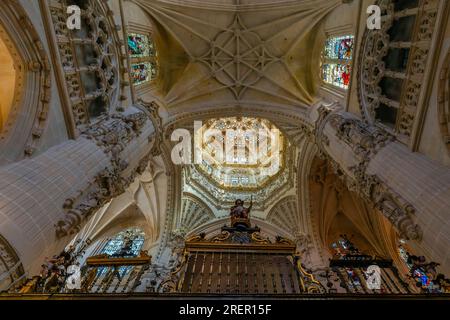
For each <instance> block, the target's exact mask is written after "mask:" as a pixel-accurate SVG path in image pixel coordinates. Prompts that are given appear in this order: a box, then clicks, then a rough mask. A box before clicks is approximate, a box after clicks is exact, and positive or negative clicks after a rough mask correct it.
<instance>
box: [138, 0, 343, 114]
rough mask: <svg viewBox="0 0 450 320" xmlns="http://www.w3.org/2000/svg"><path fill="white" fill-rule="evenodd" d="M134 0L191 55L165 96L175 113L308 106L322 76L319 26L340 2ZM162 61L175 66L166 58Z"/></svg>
mask: <svg viewBox="0 0 450 320" xmlns="http://www.w3.org/2000/svg"><path fill="white" fill-rule="evenodd" d="M132 1H134V2H135V3H136V4H138V5H139V6H141V7H142V8H143V9H144V10H145V11H146V12H147V13H148V14H149V15H150V16H151V17H152V18H153V19H154V20H156V21H157V22H158V24H159V25H160V28H164V29H165V30H164V32H168V33H169V34H170V35H171V36H172V37H173V38H174V39H176V41H178V42H179V44H180V45H181V47H182V48H183V49H184V50H185V52H186V54H187V55H188V56H189V63H188V65H187V66H186V67H185V69H184V71H183V72H182V73H181V75H180V76H179V77H178V78H177V79H174V80H173V81H175V83H174V84H173V85H172V86H170V87H171V89H170V90H169V92H167V94H166V96H165V100H166V103H167V105H168V106H169V107H172V108H176V107H180V106H183V105H186V104H187V105H192V104H195V103H199V102H200V103H201V102H205V100H206V101H221V102H228V103H230V102H234V103H235V102H239V103H245V102H250V103H252V104H255V103H258V102H259V103H261V104H262V105H264V104H269V103H272V105H273V104H278V105H288V106H304V107H305V106H310V105H311V104H313V103H314V94H315V89H316V88H315V86H316V84H315V81H314V78H315V77H317V75H318V74H319V59H320V57H319V56H320V52H319V56H318V55H317V53H316V52H315V51H314V45H313V44H314V43H315V42H314V39H315V37H316V36H317V31H318V29H319V28H318V25H319V24H320V21H322V19H323V18H324V17H325V16H326V15H327V14H328V13H329V12H330V11H331V10H332V9H334V8H335V7H336V6H337V5H339V4H340V3H341V1H340V0H331V1H330V0H326V1H324V0H316V1H311V0H300V1H271V2H266V1H262V2H261V1H253V3H252V4H248V2H249V1H246V2H247V4H240V1H239V0H238V1H236V2H235V4H223V2H222V3H221V4H219V3H214V2H213V3H211V1H208V2H207V3H205V2H196V1H167V0H166V1H162V0H132ZM250 2H251V1H250ZM161 63H163V64H164V63H171V62H170V61H165V60H164V57H161Z"/></svg>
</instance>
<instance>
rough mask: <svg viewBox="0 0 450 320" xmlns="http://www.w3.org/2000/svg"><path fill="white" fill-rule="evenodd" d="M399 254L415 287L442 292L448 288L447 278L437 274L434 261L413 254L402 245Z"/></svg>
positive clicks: (426, 290)
mask: <svg viewBox="0 0 450 320" xmlns="http://www.w3.org/2000/svg"><path fill="white" fill-rule="evenodd" d="M398 251H399V255H400V257H401V258H402V260H403V261H404V262H405V264H406V265H407V266H408V269H409V273H410V274H409V277H410V278H411V279H413V280H414V281H415V284H416V286H417V287H419V288H420V289H421V290H422V291H423V292H427V293H444V292H446V290H448V285H449V279H447V278H446V277H445V276H444V275H443V274H438V273H437V271H436V267H437V266H438V265H439V264H437V263H435V262H427V261H426V259H425V257H424V256H414V255H412V254H410V253H409V252H408V251H407V250H406V249H405V248H404V247H403V246H400V247H399V249H398Z"/></svg>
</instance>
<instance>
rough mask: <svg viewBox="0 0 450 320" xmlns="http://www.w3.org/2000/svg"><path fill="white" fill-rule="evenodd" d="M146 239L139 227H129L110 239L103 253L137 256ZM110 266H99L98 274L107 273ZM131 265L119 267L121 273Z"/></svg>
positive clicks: (114, 255)
mask: <svg viewBox="0 0 450 320" xmlns="http://www.w3.org/2000/svg"><path fill="white" fill-rule="evenodd" d="M144 241H145V234H144V232H143V231H142V230H140V229H138V228H132V229H127V230H125V231H122V232H119V233H118V234H117V235H116V236H114V237H113V238H112V239H110V240H109V241H108V242H107V243H106V245H105V246H104V247H103V249H102V251H101V253H102V254H107V255H108V256H110V257H136V256H138V255H139V252H140V251H141V248H142V246H143V244H144ZM107 269H108V268H98V271H97V272H98V274H99V275H101V274H104V273H106V271H107ZM131 269H132V267H131V266H124V267H120V268H119V269H118V272H119V275H120V276H121V277H122V276H124V275H125V274H126V273H127V272H128V271H129V270H131Z"/></svg>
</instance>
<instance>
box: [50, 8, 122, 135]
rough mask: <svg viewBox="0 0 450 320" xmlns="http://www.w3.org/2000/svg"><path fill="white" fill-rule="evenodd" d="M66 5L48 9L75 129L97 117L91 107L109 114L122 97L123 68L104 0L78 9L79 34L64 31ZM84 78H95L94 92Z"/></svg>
mask: <svg viewBox="0 0 450 320" xmlns="http://www.w3.org/2000/svg"><path fill="white" fill-rule="evenodd" d="M67 5H68V4H67V3H66V1H65V0H56V1H52V2H51V3H50V8H49V10H50V16H51V20H52V23H53V29H54V32H55V36H56V40H57V49H58V51H59V56H60V60H61V64H62V72H63V74H64V78H65V81H66V85H67V89H68V99H69V103H70V105H71V108H72V118H73V121H74V124H75V126H76V127H80V126H84V125H87V124H88V123H89V118H93V117H97V116H98V114H96V113H97V112H99V111H94V110H93V108H97V107H99V105H102V107H101V109H102V112H105V113H108V112H109V108H112V107H114V106H115V105H116V103H117V102H118V99H119V98H120V96H121V95H120V87H121V83H120V79H119V78H120V75H119V71H118V70H120V68H121V67H122V60H121V59H120V58H119V55H120V51H119V50H118V49H117V46H116V43H118V42H119V38H118V34H117V30H116V29H115V24H114V19H113V17H112V16H111V15H109V14H108V12H110V9H109V7H108V4H107V3H106V2H104V1H96V0H87V1H85V3H84V5H83V6H82V7H81V15H82V31H80V32H73V31H70V30H68V29H67V25H66V21H67V19H68V14H67V13H66V8H67ZM79 46H83V53H84V56H82V57H81V56H77V48H78V47H79ZM85 48H86V49H85ZM119 48H120V46H119ZM89 52H91V53H89ZM88 53H89V54H88ZM85 78H94V79H95V81H96V82H97V87H96V89H95V88H90V87H89V88H88V86H89V85H88V81H85V80H84V79H85ZM90 113H91V114H90Z"/></svg>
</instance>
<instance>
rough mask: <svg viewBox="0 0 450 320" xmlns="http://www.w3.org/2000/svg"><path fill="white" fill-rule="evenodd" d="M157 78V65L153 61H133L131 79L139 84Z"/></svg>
mask: <svg viewBox="0 0 450 320" xmlns="http://www.w3.org/2000/svg"><path fill="white" fill-rule="evenodd" d="M155 78H156V65H155V64H154V63H152V62H142V63H133V64H132V65H131V79H132V81H133V84H135V85H138V84H141V83H144V82H147V81H149V80H153V79H155Z"/></svg>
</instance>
